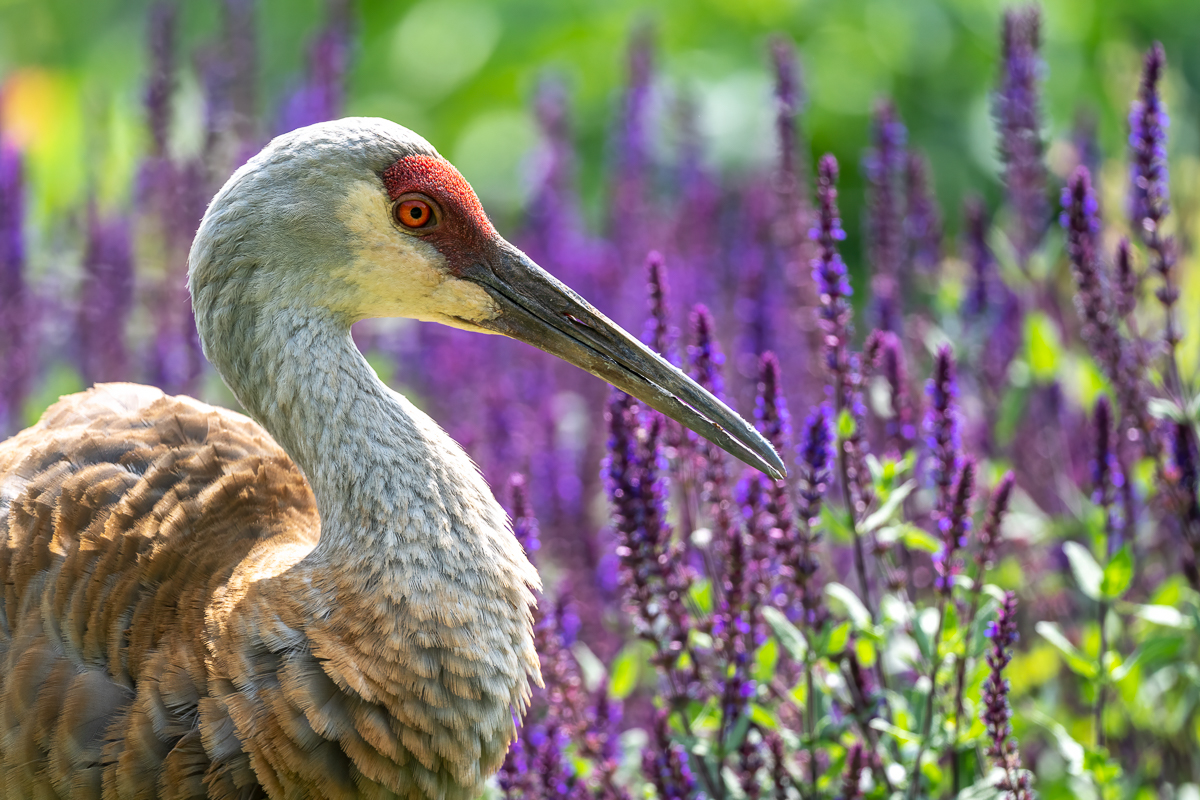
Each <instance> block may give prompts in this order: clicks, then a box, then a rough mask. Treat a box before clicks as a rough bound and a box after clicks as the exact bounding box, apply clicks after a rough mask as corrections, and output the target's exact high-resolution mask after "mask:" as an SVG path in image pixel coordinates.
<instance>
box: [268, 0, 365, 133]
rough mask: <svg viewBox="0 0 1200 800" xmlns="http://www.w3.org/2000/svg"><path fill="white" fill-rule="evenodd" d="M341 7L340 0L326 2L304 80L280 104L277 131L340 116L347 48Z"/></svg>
mask: <svg viewBox="0 0 1200 800" xmlns="http://www.w3.org/2000/svg"><path fill="white" fill-rule="evenodd" d="M345 6H346V3H345V2H342V0H335V1H334V2H332V3H330V14H329V20H328V21H327V23H326V24H325V27H324V28H323V29H322V30H321V31H320V32H319V33H318V34H317V37H316V39H314V40H313V42H312V44H311V45H310V46H309V52H308V69H307V74H306V75H305V79H304V82H303V83H302V84H301V85H300V87H299V88H297V89H296V90H295V91H294V92H292V94H291V96H289V97H288V98H287V100H286V101H285V103H284V106H283V111H282V113H281V114H280V120H279V125H278V129H279V132H280V133H286V132H287V131H292V130H295V129H296V128H301V127H304V126H305V125H312V124H313V123H316V122H324V121H325V120H330V119H337V118H338V117H339V116H341V114H342V106H343V104H344V96H345V91H346V90H345V77H346V66H347V61H348V55H349V50H350V42H349V40H350V25H349V20H348V19H347V18H346V17H347V11H348V9H347V8H345Z"/></svg>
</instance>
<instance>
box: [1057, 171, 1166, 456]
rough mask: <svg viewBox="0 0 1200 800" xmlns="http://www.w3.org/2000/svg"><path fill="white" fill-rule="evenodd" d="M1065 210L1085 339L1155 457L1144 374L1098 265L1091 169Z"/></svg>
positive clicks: (1067, 194) (1074, 183) (1071, 187)
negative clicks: (1132, 350) (1114, 311)
mask: <svg viewBox="0 0 1200 800" xmlns="http://www.w3.org/2000/svg"><path fill="white" fill-rule="evenodd" d="M1062 208H1063V210H1062V214H1061V215H1060V216H1059V222H1060V223H1061V224H1062V226H1063V228H1065V229H1066V232H1067V256H1068V257H1069V258H1070V261H1071V271H1072V273H1073V274H1074V276H1075V288H1076V292H1075V307H1076V309H1077V310H1078V312H1079V316H1080V318H1081V319H1082V320H1083V330H1082V335H1083V339H1084V341H1085V342H1086V343H1087V345H1088V349H1089V351H1090V352H1091V353H1092V356H1093V357H1094V358H1095V359H1096V361H1097V362H1098V363H1099V364H1100V366H1101V368H1102V369H1103V370H1104V372H1105V374H1106V375H1107V376H1108V379H1109V381H1110V382H1111V383H1112V385H1113V387H1114V388H1115V390H1116V392H1117V400H1118V404H1119V406H1120V410H1121V414H1122V416H1123V418H1124V422H1123V425H1122V427H1123V428H1125V429H1130V428H1132V429H1133V430H1134V431H1135V432H1137V433H1138V434H1139V438H1140V439H1141V440H1142V441H1143V442H1144V445H1145V447H1146V448H1147V449H1148V450H1149V451H1151V452H1154V451H1156V450H1157V440H1156V439H1155V437H1154V436H1153V435H1152V431H1153V429H1154V421H1153V419H1151V417H1150V416H1149V414H1148V413H1147V411H1146V398H1145V390H1144V386H1143V382H1142V377H1141V374H1140V370H1139V369H1138V368H1137V364H1136V358H1135V357H1134V354H1133V353H1132V352H1131V351H1130V348H1129V346H1128V345H1127V344H1126V343H1125V341H1124V339H1123V337H1122V336H1121V332H1120V329H1119V328H1118V326H1117V319H1116V318H1115V317H1114V313H1113V301H1112V298H1111V297H1110V295H1109V287H1108V285H1107V276H1106V275H1105V274H1104V272H1103V271H1102V269H1101V265H1100V260H1099V251H1098V247H1099V245H1098V241H1097V239H1098V236H1099V231H1100V223H1099V220H1098V219H1097V217H1096V212H1097V208H1098V206H1097V203H1096V193H1095V191H1094V190H1093V188H1092V180H1091V175H1090V174H1089V173H1088V171H1087V167H1078V168H1076V170H1075V173H1074V174H1073V175H1072V176H1071V179H1070V181H1068V183H1067V185H1066V186H1065V187H1063V192H1062ZM1124 280H1126V281H1127V280H1128V278H1125V279H1124ZM1125 302H1128V301H1125Z"/></svg>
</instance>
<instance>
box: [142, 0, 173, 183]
mask: <svg viewBox="0 0 1200 800" xmlns="http://www.w3.org/2000/svg"><path fill="white" fill-rule="evenodd" d="M177 13H178V10H177V9H176V7H175V4H174V3H168V2H158V3H155V4H154V5H153V6H151V7H150V14H149V22H148V26H147V39H148V42H149V48H150V79H149V81H147V83H146V95H145V103H146V118H147V123H148V127H149V128H150V155H151V157H152V158H155V159H161V158H165V157H166V155H167V139H168V137H169V135H170V123H171V114H172V110H173V109H172V106H171V97H172V95H174V93H175V17H176V14H177Z"/></svg>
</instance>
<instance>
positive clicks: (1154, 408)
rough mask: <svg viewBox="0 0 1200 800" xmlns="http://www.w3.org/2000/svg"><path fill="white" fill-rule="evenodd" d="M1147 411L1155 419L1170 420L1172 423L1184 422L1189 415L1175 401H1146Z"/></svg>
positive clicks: (1156, 398) (1160, 399) (1157, 398)
mask: <svg viewBox="0 0 1200 800" xmlns="http://www.w3.org/2000/svg"><path fill="white" fill-rule="evenodd" d="M1146 411H1148V412H1149V413H1150V416H1152V417H1154V418H1155V419H1169V420H1171V421H1172V422H1184V421H1186V419H1187V413H1186V412H1185V411H1184V410H1183V409H1182V408H1180V407H1179V404H1178V403H1176V402H1175V401H1174V400H1166V399H1164V398H1161V397H1152V398H1150V399H1149V400H1147V401H1146Z"/></svg>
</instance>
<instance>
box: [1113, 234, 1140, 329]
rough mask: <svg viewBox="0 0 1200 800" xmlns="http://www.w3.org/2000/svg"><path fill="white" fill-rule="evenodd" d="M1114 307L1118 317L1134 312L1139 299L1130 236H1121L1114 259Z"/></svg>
mask: <svg viewBox="0 0 1200 800" xmlns="http://www.w3.org/2000/svg"><path fill="white" fill-rule="evenodd" d="M1113 273H1114V274H1113V307H1114V310H1115V311H1116V312H1117V316H1118V317H1122V318H1124V317H1128V316H1129V315H1130V314H1132V313H1133V309H1134V308H1135V307H1136V306H1137V301H1138V297H1137V296H1138V283H1139V281H1138V274H1137V270H1135V269H1134V267H1133V253H1132V252H1131V248H1130V246H1129V238H1128V237H1126V236H1122V237H1121V241H1119V242H1117V254H1116V257H1115V258H1114V259H1113Z"/></svg>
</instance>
